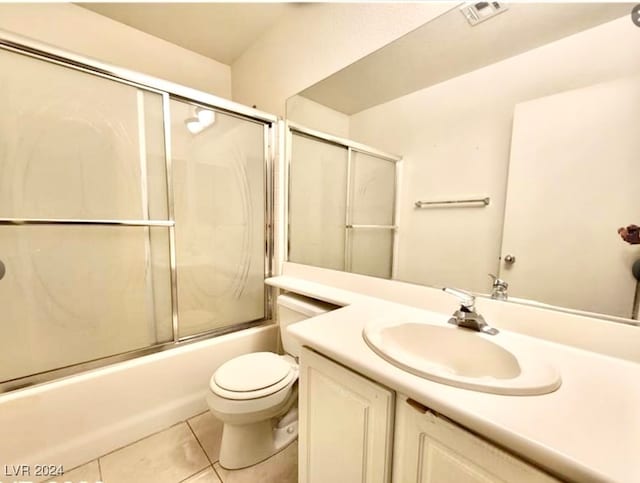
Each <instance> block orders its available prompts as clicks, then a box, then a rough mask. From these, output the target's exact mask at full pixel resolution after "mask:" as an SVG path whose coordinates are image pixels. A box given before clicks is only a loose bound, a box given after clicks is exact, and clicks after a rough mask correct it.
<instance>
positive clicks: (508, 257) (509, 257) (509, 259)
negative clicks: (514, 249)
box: [504, 255, 516, 265]
mask: <svg viewBox="0 0 640 483" xmlns="http://www.w3.org/2000/svg"><path fill="white" fill-rule="evenodd" d="M504 263H506V264H508V265H513V264H514V263H516V257H514V256H513V255H505V256H504Z"/></svg>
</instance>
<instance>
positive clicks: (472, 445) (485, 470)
mask: <svg viewBox="0 0 640 483" xmlns="http://www.w3.org/2000/svg"><path fill="white" fill-rule="evenodd" d="M416 406H419V405H416ZM393 481H394V482H399V483H400V482H402V483H413V482H416V483H427V482H428V483H489V482H503V483H504V482H518V483H549V482H557V481H559V480H556V479H554V478H552V477H551V476H549V475H547V474H546V473H544V472H542V471H541V470H539V469H537V468H535V467H533V466H531V465H529V464H527V463H525V462H524V461H521V460H519V459H517V458H515V457H514V456H512V455H510V454H509V453H506V452H505V451H503V450H501V449H499V448H497V447H496V446H493V445H492V444H490V443H488V442H487V441H485V440H483V439H481V438H479V437H477V436H475V435H473V434H472V433H470V432H468V431H466V430H464V429H462V428H461V427H459V426H457V425H455V424H452V423H451V422H449V421H447V420H446V419H444V418H442V417H440V416H438V415H436V414H434V413H432V412H430V411H428V410H427V411H426V412H425V411H424V410H421V409H420V408H419V407H412V406H411V405H409V404H408V403H407V400H406V398H404V397H399V398H398V408H397V412H396V433H395V447H394V466H393Z"/></svg>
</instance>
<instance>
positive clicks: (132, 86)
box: [0, 39, 275, 392]
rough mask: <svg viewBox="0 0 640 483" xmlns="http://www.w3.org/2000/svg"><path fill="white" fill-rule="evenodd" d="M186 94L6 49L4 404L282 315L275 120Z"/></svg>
mask: <svg viewBox="0 0 640 483" xmlns="http://www.w3.org/2000/svg"><path fill="white" fill-rule="evenodd" d="M88 62H91V61H88ZM116 70H117V69H116ZM138 79H142V81H143V82H144V84H141V83H139V82H137V81H136V80H138ZM156 85H157V86H158V87H153V86H156ZM165 88H169V89H170V90H169V91H167V90H164V89H165ZM183 92H185V93H186V94H188V95H193V96H195V97H198V98H202V99H205V100H206V102H212V104H215V102H216V101H217V100H216V98H213V97H212V96H208V95H206V94H202V93H196V92H195V91H190V90H185V89H183V88H180V87H179V86H172V85H169V84H167V83H164V82H161V81H157V82H156V81H155V80H154V79H150V78H146V77H140V76H137V75H136V74H135V73H128V72H124V74H123V75H118V76H116V75H115V74H111V73H109V72H107V71H105V70H103V69H102V66H98V67H95V66H92V64H90V63H89V64H84V63H80V62H78V61H74V62H71V61H66V60H65V59H64V58H62V57H60V55H59V53H56V54H55V56H54V55H49V54H47V53H46V52H44V51H38V50H37V49H31V48H30V49H21V48H20V47H19V46H18V47H16V45H15V44H13V43H11V44H10V45H7V44H6V43H3V42H2V41H1V39H0V105H2V109H0V307H2V314H1V315H0V392H4V391H6V390H10V389H12V388H15V387H21V386H24V385H30V384H34V383H37V382H41V381H44V380H48V379H53V378H55V377H56V375H58V376H59V375H63V374H67V373H73V372H77V371H78V370H81V369H83V368H87V367H97V366H99V365H104V364H105V363H108V362H110V361H116V360H121V359H124V358H130V357H134V356H137V355H141V354H144V353H148V352H149V351H153V350H159V349H161V348H166V347H168V346H169V345H170V344H175V343H178V342H181V341H184V340H186V339H190V338H193V337H196V336H209V335H212V334H215V333H219V332H221V331H227V330H232V326H234V327H233V328H236V327H244V326H246V325H249V324H252V323H257V322H260V321H262V320H265V319H266V318H267V317H268V316H269V311H268V306H267V305H266V303H265V300H266V297H265V286H264V278H265V277H266V276H268V275H269V267H270V261H269V256H270V247H271V242H270V234H271V228H270V227H269V226H268V216H269V215H268V211H267V209H268V199H269V192H270V191H269V183H270V179H269V177H268V172H267V171H268V166H267V164H268V162H269V156H270V151H269V144H268V140H269V139H270V138H271V137H272V132H271V131H272V123H274V122H275V118H273V120H267V116H265V115H262V114H257V115H256V117H255V118H254V117H252V114H253V112H249V113H248V114H247V113H246V111H247V110H248V109H243V108H242V107H241V106H240V107H238V106H235V105H232V104H231V103H225V101H221V102H220V103H222V104H225V107H226V108H227V110H225V111H223V110H221V109H218V108H216V107H214V105H209V104H199V103H196V101H191V100H189V99H188V98H187V97H180V98H177V97H176V98H173V96H174V95H175V96H178V95H182V94H183ZM234 107H236V108H237V110H238V113H236V112H235V111H233V109H232V108H234ZM249 111H251V110H249ZM240 112H242V113H243V114H240ZM256 112H257V111H256Z"/></svg>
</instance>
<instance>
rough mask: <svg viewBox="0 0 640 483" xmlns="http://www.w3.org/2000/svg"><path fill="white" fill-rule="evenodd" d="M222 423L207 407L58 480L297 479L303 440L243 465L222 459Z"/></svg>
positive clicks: (192, 482) (208, 482)
mask: <svg viewBox="0 0 640 483" xmlns="http://www.w3.org/2000/svg"><path fill="white" fill-rule="evenodd" d="M221 437H222V423H220V422H219V421H218V420H216V418H214V417H213V415H212V414H211V413H209V412H208V411H207V412H205V413H202V414H199V415H197V416H195V417H193V418H191V419H189V420H187V421H184V422H182V423H179V424H176V425H175V426H172V427H170V428H168V429H165V430H164V431H161V432H159V433H156V434H152V435H151V436H148V437H146V438H144V439H141V440H140V441H136V442H135V443H132V444H130V445H129V446H125V447H124V448H120V449H117V450H115V451H113V452H111V453H108V454H106V455H104V456H101V457H100V458H98V459H96V460H93V461H91V462H89V463H87V464H85V465H82V466H79V467H78V468H75V469H72V470H71V471H68V472H66V473H65V474H64V475H63V476H61V477H59V478H57V479H55V480H51V481H55V482H57V483H65V482H71V483H80V482H87V483H96V482H99V481H102V482H104V483H147V482H148V483H258V482H259V483H297V481H298V442H297V441H296V442H294V443H292V444H290V445H289V446H288V447H287V448H286V449H285V450H283V451H281V452H280V453H278V454H276V455H274V456H272V457H271V458H269V459H268V460H266V461H263V462H262V463H259V464H257V465H255V466H252V467H250V468H245V469H242V470H234V471H229V470H225V469H224V468H222V467H221V466H220V464H219V463H218V455H219V453H220V438H221Z"/></svg>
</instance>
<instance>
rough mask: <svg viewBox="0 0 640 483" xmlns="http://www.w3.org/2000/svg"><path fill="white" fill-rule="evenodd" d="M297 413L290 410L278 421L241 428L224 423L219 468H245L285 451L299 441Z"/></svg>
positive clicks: (294, 409) (294, 410)
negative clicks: (296, 440)
mask: <svg viewBox="0 0 640 483" xmlns="http://www.w3.org/2000/svg"><path fill="white" fill-rule="evenodd" d="M297 410H298V409H297V408H296V407H293V408H291V409H290V410H289V412H287V414H285V415H284V416H283V417H282V418H280V419H279V420H278V419H268V420H266V421H259V422H257V423H251V424H242V425H234V424H228V423H225V425H224V427H223V430H222V444H221V446H220V461H219V462H220V466H222V467H223V468H225V469H228V470H237V469H240V468H246V467H247V466H253V465H255V464H257V463H260V462H261V461H264V460H266V459H267V458H269V457H271V456H273V455H274V454H276V453H278V452H279V451H281V450H283V449H284V448H285V447H287V446H288V445H289V444H291V443H292V442H293V441H294V440H295V439H296V438H297V437H298V418H297ZM274 423H275V424H274Z"/></svg>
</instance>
